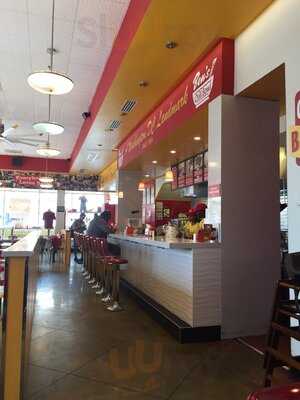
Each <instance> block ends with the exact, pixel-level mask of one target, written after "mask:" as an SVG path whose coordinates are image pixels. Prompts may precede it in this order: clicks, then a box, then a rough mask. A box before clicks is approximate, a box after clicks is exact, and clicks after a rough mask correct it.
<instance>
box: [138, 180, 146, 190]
mask: <svg viewBox="0 0 300 400" xmlns="http://www.w3.org/2000/svg"><path fill="white" fill-rule="evenodd" d="M138 190H139V191H140V192H143V191H144V190H145V184H144V182H140V183H139V186H138Z"/></svg>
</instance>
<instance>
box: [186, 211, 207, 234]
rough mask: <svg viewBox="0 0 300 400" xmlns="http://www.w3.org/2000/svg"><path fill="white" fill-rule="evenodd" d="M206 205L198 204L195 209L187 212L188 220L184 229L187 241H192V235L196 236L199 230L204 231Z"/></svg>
mask: <svg viewBox="0 0 300 400" xmlns="http://www.w3.org/2000/svg"><path fill="white" fill-rule="evenodd" d="M205 209H206V204H204V203H199V204H197V205H196V207H194V208H191V209H190V210H189V220H188V222H187V223H186V224H185V227H184V235H185V237H186V238H188V239H192V238H193V235H194V234H196V235H198V232H199V231H200V230H204V218H205Z"/></svg>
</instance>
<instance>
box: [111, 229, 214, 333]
mask: <svg viewBox="0 0 300 400" xmlns="http://www.w3.org/2000/svg"><path fill="white" fill-rule="evenodd" d="M110 240H112V241H113V242H115V243H118V244H119V245H120V246H121V250H122V256H123V257H125V258H127V259H128V261H129V264H128V269H127V270H125V271H123V272H122V277H123V278H124V279H126V280H127V281H128V282H129V283H130V284H131V285H133V286H134V287H136V288H137V289H139V290H140V291H142V292H143V293H145V294H146V295H147V296H149V297H150V298H152V299H153V300H155V301H156V302H157V303H159V304H161V305H162V306H163V307H165V308H166V309H168V310H169V311H170V312H172V313H173V314H175V315H176V316H177V317H178V318H180V319H181V320H183V321H185V322H186V323H187V324H189V325H190V326H192V327H201V326H214V325H220V324H221V305H220V302H221V300H220V299H221V283H220V275H221V271H220V254H221V248H220V247H219V246H214V245H211V246H203V247H201V246H192V248H190V249H181V248H180V249H176V248H174V247H175V246H174V243H172V247H173V248H170V247H169V246H166V243H162V242H159V241H157V242H156V241H147V240H145V241H143V240H140V239H139V240H138V241H137V240H134V238H130V237H127V236H124V237H122V236H121V235H115V236H112V238H111V239H110ZM160 246H162V247H160Z"/></svg>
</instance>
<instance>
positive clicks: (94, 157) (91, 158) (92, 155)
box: [87, 153, 99, 162]
mask: <svg viewBox="0 0 300 400" xmlns="http://www.w3.org/2000/svg"><path fill="white" fill-rule="evenodd" d="M98 158H99V154H98V153H89V154H88V156H87V160H88V161H89V162H94V161H96V160H97V159H98Z"/></svg>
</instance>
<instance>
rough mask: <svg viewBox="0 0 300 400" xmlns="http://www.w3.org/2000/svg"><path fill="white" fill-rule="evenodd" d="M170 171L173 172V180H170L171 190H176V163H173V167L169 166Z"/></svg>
mask: <svg viewBox="0 0 300 400" xmlns="http://www.w3.org/2000/svg"><path fill="white" fill-rule="evenodd" d="M171 170H172V173H173V182H172V190H176V189H177V187H178V183H177V181H178V168H177V165H173V167H172V168H171Z"/></svg>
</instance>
